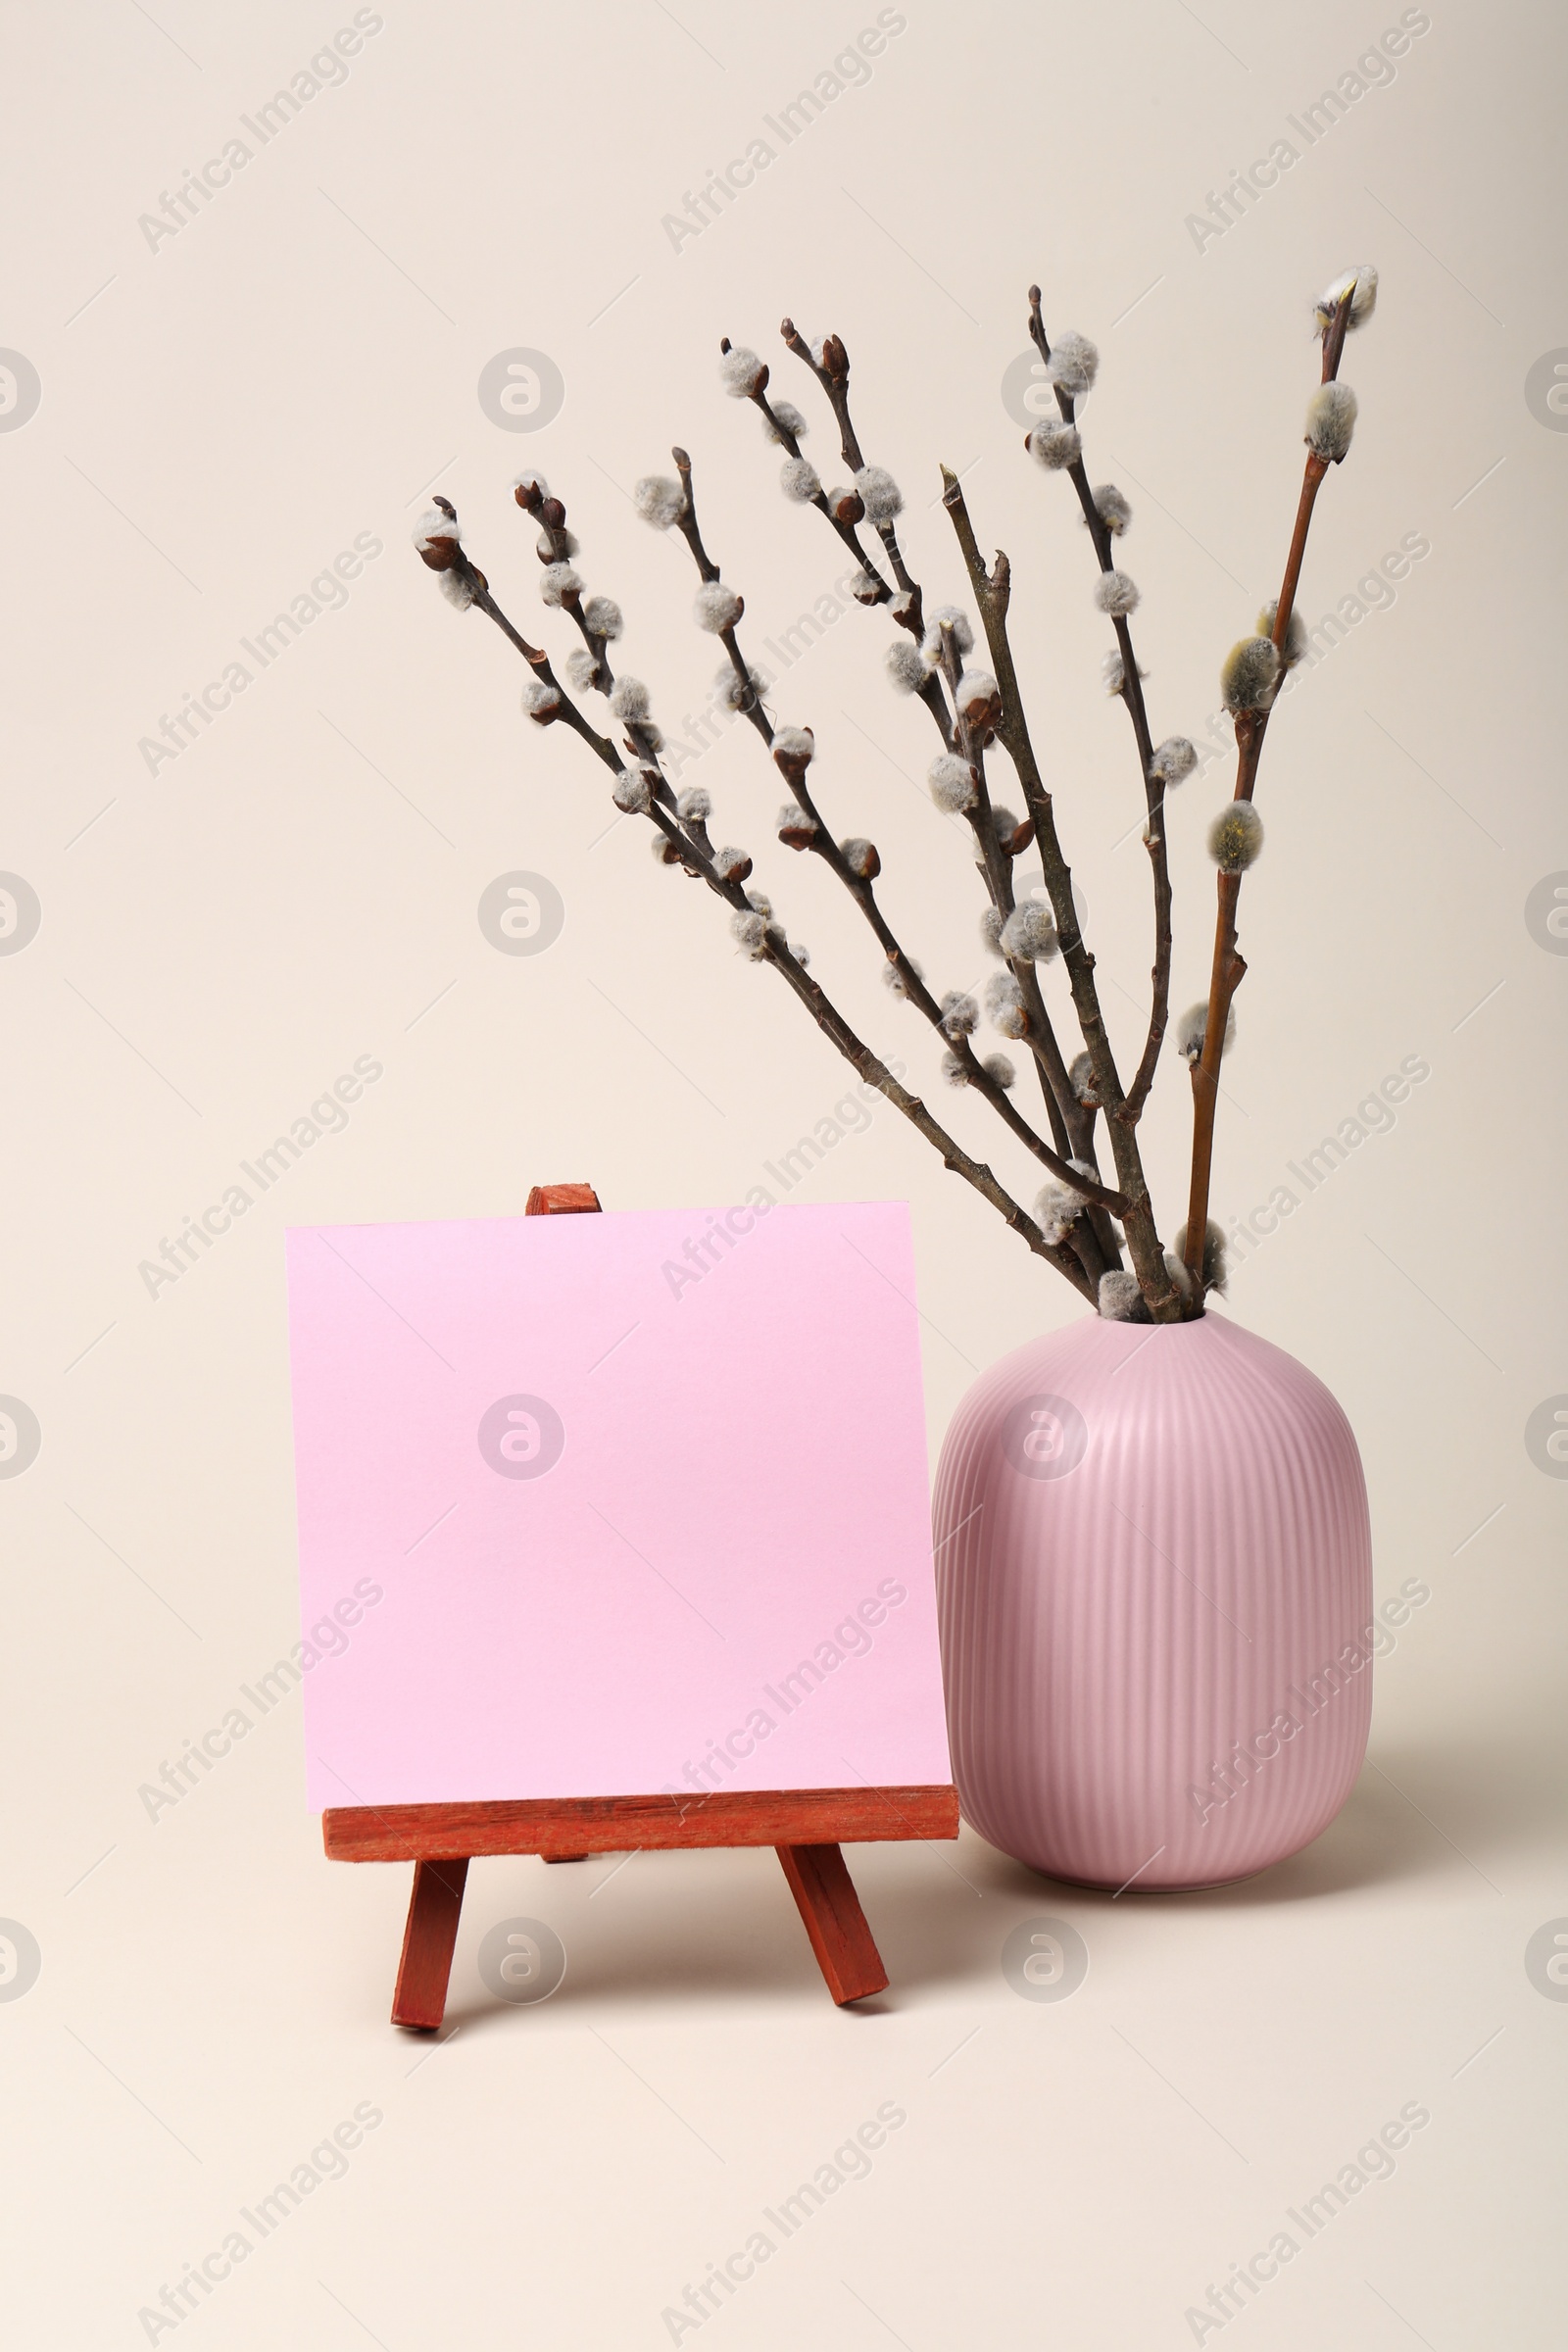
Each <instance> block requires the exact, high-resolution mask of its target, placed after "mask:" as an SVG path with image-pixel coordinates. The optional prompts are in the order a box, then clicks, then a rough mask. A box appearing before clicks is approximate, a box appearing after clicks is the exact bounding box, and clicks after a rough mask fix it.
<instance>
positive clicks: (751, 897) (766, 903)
mask: <svg viewBox="0 0 1568 2352" xmlns="http://www.w3.org/2000/svg"><path fill="white" fill-rule="evenodd" d="M746 904H747V905H748V906H749V907H751V908H752V909H753V910H754V911H755V912H756V913H758V914H760V916H761V918H762V920H763V921H764V922H765V923H770V922H771V921H772V920H773V902H772V900H771V899H770V898H769V897H768V895H767V893H766V891H765V890H749V891H748V892H747V893H746Z"/></svg>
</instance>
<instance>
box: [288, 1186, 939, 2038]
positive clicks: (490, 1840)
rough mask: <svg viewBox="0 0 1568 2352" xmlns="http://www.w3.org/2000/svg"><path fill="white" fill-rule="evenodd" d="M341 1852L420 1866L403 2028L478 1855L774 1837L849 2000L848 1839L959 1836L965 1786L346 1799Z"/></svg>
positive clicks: (576, 1211) (429, 1984) (550, 1197)
mask: <svg viewBox="0 0 1568 2352" xmlns="http://www.w3.org/2000/svg"><path fill="white" fill-rule="evenodd" d="M598 1206H599V1201H598V1198H597V1196H596V1195H595V1193H594V1190H593V1188H592V1186H591V1185H586V1184H551V1185H535V1187H534V1189H533V1191H532V1192H531V1193H530V1194H529V1195H528V1205H527V1208H526V1210H525V1212H524V1213H525V1214H526V1215H528V1216H530V1217H550V1216H572V1215H580V1214H582V1213H584V1212H586V1211H588V1210H592V1209H597V1208H598ZM321 1833H322V1839H323V1842H324V1844H325V1847H326V1852H327V1856H328V1859H329V1860H331V1861H334V1862H412V1863H413V1864H414V1892H413V1895H412V1897H411V1899H410V1903H409V1919H408V1926H407V1927H406V1928H405V1930H404V1933H403V1956H402V1959H401V1961H400V1962H399V1964H398V1981H397V1988H396V1990H395V1991H394V1993H393V1995H392V2023H393V2024H394V2025H395V2026H417V2027H423V2028H426V2029H433V2028H435V2027H438V2026H439V2025H440V2023H441V2020H442V2017H443V2015H444V2013H445V2010H446V1998H447V1980H448V1978H449V1976H450V1975H451V1972H452V1954H453V1950H454V1948H455V1946H456V1944H457V1940H458V1920H459V1916H460V1914H461V1912H462V1909H463V1889H464V1885H465V1882H466V1879H467V1875H468V1864H469V1862H470V1861H471V1860H473V1858H474V1857H475V1856H476V1855H487V1854H539V1855H541V1856H542V1857H543V1858H544V1860H545V1861H547V1862H580V1861H582V1860H583V1859H584V1858H585V1857H586V1856H587V1855H589V1854H605V1853H625V1852H627V1851H628V1850H633V1851H638V1852H643V1851H653V1850H661V1849H669V1848H674V1847H681V1846H711V1845H770V1846H772V1847H773V1848H774V1850H775V1851H776V1853H777V1855H778V1858H779V1860H780V1862H781V1863H782V1864H783V1866H784V1876H785V1878H786V1879H787V1880H788V1881H789V1887H790V1892H791V1893H792V1894H793V1895H794V1897H795V1900H796V1903H797V1905H798V1906H799V1909H800V1914H801V1917H802V1919H803V1920H804V1921H805V1923H806V1933H807V1934H808V1936H809V1937H810V1939H811V1949H812V1951H813V1952H814V1953H815V1954H816V1958H817V1964H818V1966H819V1967H820V1968H821V1971H822V1974H823V1976H824V1978H825V1979H826V1981H827V1988H828V1990H829V1992H830V1993H831V1994H832V1995H833V1998H834V2000H835V2001H837V2002H839V2003H840V2004H841V2005H842V2004H843V2003H845V2002H847V2001H861V2000H864V1999H865V1998H866V1996H867V1994H869V1993H873V1992H881V1991H882V1990H883V1988H884V1987H885V1985H886V1984H887V1982H888V1976H887V1971H886V1969H885V1968H884V1967H883V1965H882V1960H881V1956H880V1954H879V1953H878V1951H877V1948H876V1945H875V1943H874V1942H873V1941H872V1939H871V1931H870V1929H869V1928H868V1927H867V1926H866V1923H865V1914H864V1912H863V1911H862V1910H861V1909H860V1903H859V1897H858V1895H857V1894H856V1891H855V1887H854V1884H853V1882H852V1881H851V1878H850V1874H849V1871H848V1870H847V1869H846V1867H845V1862H844V1856H843V1853H842V1852H841V1851H840V1848H841V1846H843V1845H847V1844H850V1845H858V1844H866V1843H870V1842H873V1841H880V1840H886V1839H893V1838H956V1836H957V1835H958V1793H957V1790H956V1789H954V1788H952V1787H951V1786H949V1785H948V1784H946V1783H938V1784H935V1785H932V1786H922V1787H916V1788H908V1789H866V1788H861V1789H766V1790H744V1789H717V1790H714V1791H713V1792H712V1793H711V1795H707V1796H692V1797H687V1796H657V1795H650V1796H581V1797H545V1798H526V1799H520V1800H517V1801H510V1800H509V1801H505V1802H492V1803H475V1804H458V1805H335V1806H330V1807H329V1808H328V1809H327V1811H326V1812H325V1813H324V1814H323V1815H322V1817H321Z"/></svg>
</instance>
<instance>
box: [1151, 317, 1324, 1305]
mask: <svg viewBox="0 0 1568 2352" xmlns="http://www.w3.org/2000/svg"><path fill="white" fill-rule="evenodd" d="M1354 294H1355V283H1354V280H1353V279H1352V280H1351V282H1350V284H1349V285H1348V287H1347V288H1346V290H1345V293H1344V294H1343V295H1342V296H1341V298H1340V304H1339V308H1338V310H1337V311H1336V313H1335V315H1334V319H1333V321H1332V323H1331V324H1330V326H1329V329H1328V332H1327V333H1326V334H1325V335H1324V338H1323V372H1322V376H1321V378H1320V381H1321V382H1323V383H1325V384H1329V383H1332V382H1333V381H1334V380H1335V378H1336V377H1337V376H1338V374H1339V372H1340V360H1341V357H1342V356H1343V354H1344V350H1345V337H1346V333H1347V331H1348V326H1349V323H1350V304H1351V301H1352V300H1353V298H1354ZM1328 469H1329V461H1328V460H1327V459H1326V458H1321V457H1319V456H1318V454H1317V452H1316V451H1315V450H1313V449H1308V451H1307V453H1306V465H1305V468H1304V470H1303V473H1302V478H1301V495H1300V497H1299V500H1298V501H1297V508H1296V523H1295V527H1294V528H1293V530H1292V532H1291V544H1290V549H1289V551H1288V553H1287V555H1286V559H1285V577H1284V580H1283V582H1282V584H1281V587H1280V596H1279V605H1278V608H1277V610H1276V612H1275V614H1274V627H1273V630H1272V632H1271V634H1272V637H1273V642H1274V648H1275V651H1276V652H1277V653H1278V655H1279V657H1280V676H1281V677H1282V678H1283V677H1284V674H1285V648H1286V644H1287V642H1288V640H1289V637H1290V629H1291V617H1292V614H1293V613H1295V611H1296V591H1297V587H1298V584H1299V580H1300V576H1301V560H1302V558H1303V556H1304V555H1305V553H1306V535H1307V532H1308V530H1309V529H1310V527H1311V522H1312V510H1313V508H1314V506H1315V505H1316V503H1317V494H1318V490H1319V488H1320V486H1321V484H1322V481H1323V477H1324V475H1325V474H1326V473H1327V472H1328ZM1274 700H1275V701H1277V700H1278V688H1276V689H1275V697H1274ZM1273 708H1274V704H1273V702H1271V703H1270V704H1269V706H1268V708H1267V709H1266V710H1262V711H1241V712H1239V713H1238V715H1237V719H1236V790H1235V792H1234V794H1233V795H1232V798H1233V799H1234V800H1238V801H1250V799H1251V797H1252V789H1253V786H1254V785H1255V784H1256V782H1257V766H1258V761H1259V760H1261V758H1262V756H1263V738H1264V736H1265V734H1266V733H1267V732H1268V722H1269V718H1270V715H1271V713H1272V711H1273ZM1241 892H1242V877H1241V875H1240V874H1239V873H1236V874H1227V873H1222V874H1220V876H1219V878H1218V893H1217V897H1218V911H1217V914H1216V918H1215V924H1214V958H1213V963H1212V965H1211V967H1210V971H1209V981H1208V1010H1207V1012H1206V1014H1205V1016H1204V1023H1203V1050H1202V1053H1201V1055H1200V1056H1199V1057H1198V1059H1197V1060H1196V1061H1195V1062H1194V1063H1193V1170H1192V1182H1191V1185H1190V1187H1189V1191H1188V1199H1187V1244H1186V1248H1185V1250H1184V1252H1183V1255H1184V1257H1185V1259H1186V1264H1187V1270H1188V1273H1189V1274H1190V1275H1191V1277H1192V1280H1193V1287H1194V1290H1195V1291H1196V1292H1198V1293H1201V1289H1202V1269H1203V1242H1204V1236H1205V1234H1206V1233H1207V1230H1208V1196H1209V1184H1210V1180H1211V1176H1212V1171H1213V1163H1214V1113H1215V1111H1216V1109H1217V1107H1218V1103H1219V1063H1220V1055H1221V1054H1222V1053H1223V1052H1224V1048H1225V1031H1226V1029H1227V1027H1228V1026H1229V1023H1230V1013H1231V1005H1232V1002H1233V1001H1234V999H1235V996H1236V991H1237V990H1238V989H1239V988H1240V986H1241V984H1242V982H1243V980H1244V979H1245V977H1246V975H1247V963H1246V960H1245V958H1244V957H1243V956H1241V954H1240V953H1239V952H1238V949H1237V945H1236V908H1237V903H1238V901H1239V899H1240V898H1241Z"/></svg>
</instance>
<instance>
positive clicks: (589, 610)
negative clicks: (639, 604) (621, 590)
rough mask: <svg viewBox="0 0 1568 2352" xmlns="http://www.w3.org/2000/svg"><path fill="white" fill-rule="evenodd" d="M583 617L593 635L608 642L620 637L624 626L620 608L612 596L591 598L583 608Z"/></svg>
mask: <svg viewBox="0 0 1568 2352" xmlns="http://www.w3.org/2000/svg"><path fill="white" fill-rule="evenodd" d="M582 616H583V619H584V621H585V622H586V624H587V626H588V627H589V628H590V629H591V630H592V632H593V634H594V635H595V636H596V637H603V638H605V639H606V640H607V642H609V641H613V639H615V638H616V637H618V636H619V635H620V632H621V628H622V626H623V625H624V624H623V623H622V620H621V616H620V607H619V606H618V605H617V604H616V602H615V600H614V598H613V596H591V597H590V598H589V599H588V602H587V603H586V604H585V605H584V606H583V609H582Z"/></svg>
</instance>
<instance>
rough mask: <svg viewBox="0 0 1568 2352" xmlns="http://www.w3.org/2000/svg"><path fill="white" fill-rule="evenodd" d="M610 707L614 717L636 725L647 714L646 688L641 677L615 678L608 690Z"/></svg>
mask: <svg viewBox="0 0 1568 2352" xmlns="http://www.w3.org/2000/svg"><path fill="white" fill-rule="evenodd" d="M610 708H611V710H612V711H613V712H614V714H615V716H616V718H620V719H624V720H625V721H626V722H627V724H628V725H630V726H636V725H637V724H638V722H639V721H640V720H642V719H645V718H646V717H647V716H648V711H649V701H648V689H647V687H646V686H645V685H644V684H643V682H642V680H641V678H617V679H616V680H615V683H614V685H613V686H612V688H611V690H610Z"/></svg>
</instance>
